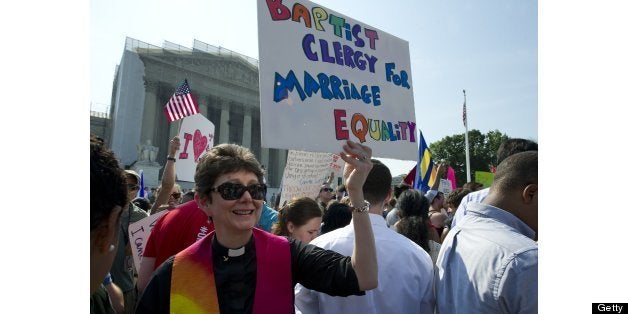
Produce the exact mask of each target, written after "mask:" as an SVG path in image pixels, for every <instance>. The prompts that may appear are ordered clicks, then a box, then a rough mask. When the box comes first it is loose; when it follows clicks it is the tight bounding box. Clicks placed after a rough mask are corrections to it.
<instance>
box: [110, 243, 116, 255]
mask: <svg viewBox="0 0 628 314" xmlns="http://www.w3.org/2000/svg"><path fill="white" fill-rule="evenodd" d="M115 249H116V246H115V245H113V244H111V245H109V252H110V253H111V252H113V251H114V250H115Z"/></svg>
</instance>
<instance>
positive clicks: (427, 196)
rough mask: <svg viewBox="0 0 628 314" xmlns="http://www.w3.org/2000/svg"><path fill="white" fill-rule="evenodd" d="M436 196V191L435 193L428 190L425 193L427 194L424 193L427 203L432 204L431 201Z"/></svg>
mask: <svg viewBox="0 0 628 314" xmlns="http://www.w3.org/2000/svg"><path fill="white" fill-rule="evenodd" d="M436 195H438V191H436V190H429V191H427V193H425V198H427V202H428V203H430V204H432V201H433V200H434V198H435V197H436Z"/></svg>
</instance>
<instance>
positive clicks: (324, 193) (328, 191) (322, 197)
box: [316, 183, 335, 211]
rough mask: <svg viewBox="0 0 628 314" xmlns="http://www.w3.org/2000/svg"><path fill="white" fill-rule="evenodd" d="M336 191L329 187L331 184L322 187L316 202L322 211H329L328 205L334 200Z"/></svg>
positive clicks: (324, 184)
mask: <svg viewBox="0 0 628 314" xmlns="http://www.w3.org/2000/svg"><path fill="white" fill-rule="evenodd" d="M333 192H334V189H333V188H332V187H331V185H329V183H323V185H321V189H320V190H319V191H318V197H316V200H317V201H318V204H319V205H320V206H321V209H323V211H325V210H326V209H327V204H328V203H329V201H331V200H332V199H333V198H334V196H335V195H334V194H333Z"/></svg>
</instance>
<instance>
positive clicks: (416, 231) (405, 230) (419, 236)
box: [395, 216, 430, 253]
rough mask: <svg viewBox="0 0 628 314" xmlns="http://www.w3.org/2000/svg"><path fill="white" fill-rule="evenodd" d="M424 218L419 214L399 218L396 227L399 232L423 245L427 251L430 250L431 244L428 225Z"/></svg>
mask: <svg viewBox="0 0 628 314" xmlns="http://www.w3.org/2000/svg"><path fill="white" fill-rule="evenodd" d="M425 221H426V220H424V218H422V217H419V216H409V217H404V218H401V219H399V221H398V222H397V224H395V228H396V229H397V232H398V233H400V234H402V235H404V236H405V237H406V238H408V239H410V240H412V242H414V243H416V244H418V245H419V246H420V247H422V248H423V249H424V250H425V252H427V253H429V252H430V246H429V244H428V238H427V237H428V236H427V225H426V224H425Z"/></svg>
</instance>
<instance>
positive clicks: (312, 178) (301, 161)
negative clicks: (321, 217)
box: [280, 150, 344, 205]
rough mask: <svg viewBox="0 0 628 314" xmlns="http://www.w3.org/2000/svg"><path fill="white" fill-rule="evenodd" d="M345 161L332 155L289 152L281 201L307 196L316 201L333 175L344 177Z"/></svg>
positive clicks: (281, 202)
mask: <svg viewBox="0 0 628 314" xmlns="http://www.w3.org/2000/svg"><path fill="white" fill-rule="evenodd" d="M343 167H344V160H342V159H341V158H340V156H338V155H336V154H331V153H314V152H305V151H296V150H290V151H288V160H287V161H286V168H285V169H284V171H283V178H282V187H281V200H280V204H281V205H283V203H284V201H289V200H291V199H292V198H294V197H302V196H307V197H310V198H312V199H315V198H316V197H317V196H318V192H319V190H320V188H321V185H322V184H323V182H325V180H326V179H327V178H328V177H329V176H330V175H331V176H333V175H334V174H340V175H342V169H343Z"/></svg>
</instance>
